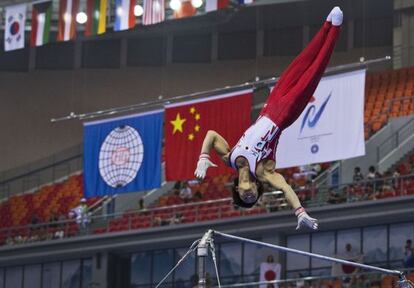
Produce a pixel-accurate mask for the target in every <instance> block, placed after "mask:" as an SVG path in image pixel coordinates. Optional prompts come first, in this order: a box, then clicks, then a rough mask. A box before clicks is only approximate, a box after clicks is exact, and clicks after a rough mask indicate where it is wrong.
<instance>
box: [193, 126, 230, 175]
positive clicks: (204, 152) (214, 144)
mask: <svg viewBox="0 0 414 288" xmlns="http://www.w3.org/2000/svg"><path fill="white" fill-rule="evenodd" d="M211 148H213V149H214V150H216V152H217V154H218V155H219V156H220V157H221V159H222V160H223V162H224V163H226V164H227V165H228V154H229V152H230V147H229V144H227V141H226V140H225V139H224V138H223V137H221V135H220V134H218V133H217V132H216V131H213V130H209V131H208V132H207V134H206V137H205V138H204V141H203V146H202V148H201V154H200V157H199V159H198V162H197V168H196V170H195V172H194V176H196V178H197V179H199V180H203V179H204V177H206V173H207V169H208V168H210V167H217V165H216V164H214V163H213V162H211V161H210V151H211Z"/></svg>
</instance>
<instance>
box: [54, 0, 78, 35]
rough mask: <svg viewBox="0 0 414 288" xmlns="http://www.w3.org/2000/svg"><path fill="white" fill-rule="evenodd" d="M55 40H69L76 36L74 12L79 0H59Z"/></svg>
mask: <svg viewBox="0 0 414 288" xmlns="http://www.w3.org/2000/svg"><path fill="white" fill-rule="evenodd" d="M59 5H60V6H59V23H58V36H57V41H69V40H73V39H75V37H76V14H77V13H78V9H79V0H60V4H59Z"/></svg>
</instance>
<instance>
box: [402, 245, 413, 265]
mask: <svg viewBox="0 0 414 288" xmlns="http://www.w3.org/2000/svg"><path fill="white" fill-rule="evenodd" d="M403 264H404V268H413V267H414V248H413V247H412V241H411V239H408V240H407V241H406V242H405V246H404V260H403Z"/></svg>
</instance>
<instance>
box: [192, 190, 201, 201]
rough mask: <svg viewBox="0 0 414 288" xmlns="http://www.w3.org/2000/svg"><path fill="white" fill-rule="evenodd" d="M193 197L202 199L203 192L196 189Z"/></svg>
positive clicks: (197, 199)
mask: <svg viewBox="0 0 414 288" xmlns="http://www.w3.org/2000/svg"><path fill="white" fill-rule="evenodd" d="M193 199H194V200H196V201H199V200H202V199H203V194H201V192H200V190H197V191H196V192H195V193H194V196H193Z"/></svg>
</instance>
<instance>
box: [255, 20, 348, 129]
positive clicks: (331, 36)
mask: <svg viewBox="0 0 414 288" xmlns="http://www.w3.org/2000/svg"><path fill="white" fill-rule="evenodd" d="M339 32H340V26H334V25H332V24H331V22H328V21H326V22H325V23H324V24H323V26H322V28H321V29H320V30H319V32H318V33H317V34H316V35H315V37H314V38H313V39H312V41H311V42H310V43H309V44H308V46H307V47H306V48H305V49H304V50H303V51H302V52H301V53H300V54H299V55H298V56H297V57H296V58H295V60H293V62H292V63H291V64H290V65H289V67H288V68H287V69H286V70H285V71H284V72H283V74H282V76H280V78H279V81H278V82H277V83H276V85H275V87H274V88H273V90H272V92H271V93H270V95H269V98H268V100H267V102H266V104H265V106H264V107H263V109H262V111H261V112H260V115H262V116H266V117H268V118H270V119H271V120H272V121H273V122H274V123H275V124H276V125H277V126H278V127H279V128H280V129H282V130H283V129H285V128H287V127H289V126H290V125H291V124H292V123H293V122H295V120H296V119H297V118H298V117H299V116H300V114H301V113H302V111H303V110H304V109H305V107H306V105H307V104H308V102H309V100H310V99H311V97H312V95H313V93H314V92H315V90H316V87H317V86H318V84H319V81H320V80H321V78H322V75H323V73H324V71H325V68H326V66H327V65H328V63H329V59H330V58H331V55H332V51H333V49H334V47H335V42H336V40H337V39H338V37H339Z"/></svg>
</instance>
